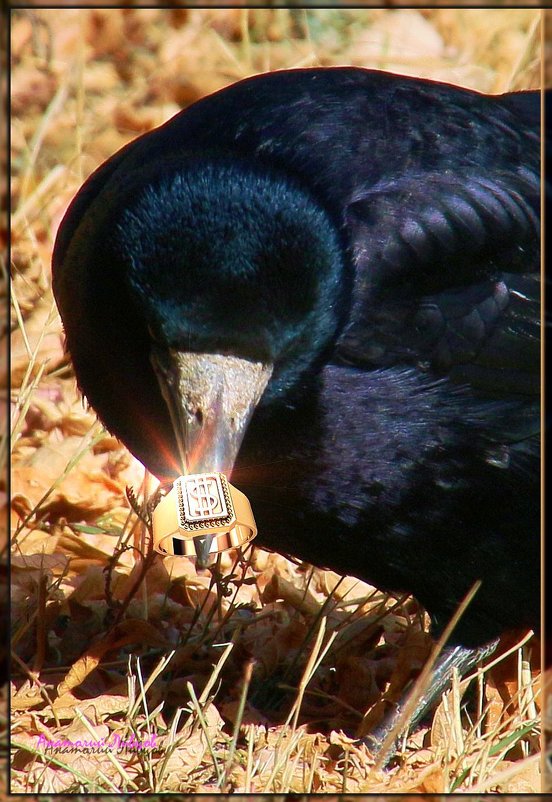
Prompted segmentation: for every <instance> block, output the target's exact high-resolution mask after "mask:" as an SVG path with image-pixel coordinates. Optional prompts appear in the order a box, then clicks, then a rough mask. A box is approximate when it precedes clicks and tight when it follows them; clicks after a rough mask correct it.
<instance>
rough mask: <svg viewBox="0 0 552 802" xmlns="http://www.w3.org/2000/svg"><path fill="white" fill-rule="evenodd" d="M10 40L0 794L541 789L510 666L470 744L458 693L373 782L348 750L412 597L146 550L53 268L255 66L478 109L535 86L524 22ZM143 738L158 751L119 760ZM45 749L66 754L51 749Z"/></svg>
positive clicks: (233, 28) (243, 24)
mask: <svg viewBox="0 0 552 802" xmlns="http://www.w3.org/2000/svg"><path fill="white" fill-rule="evenodd" d="M11 36H12V41H11V55H12V62H13V73H12V84H11V88H12V98H11V100H12V131H11V146H12V183H11V191H12V198H11V201H12V206H11V208H12V211H13V217H12V266H11V268H12V290H13V298H14V302H13V306H12V331H13V334H12V361H11V367H12V378H11V403H12V428H13V438H12V448H13V453H12V493H13V497H12V504H11V524H12V533H13V548H12V561H11V566H12V608H11V612H12V648H13V653H14V664H13V672H12V687H11V704H12V739H13V740H12V746H13V756H12V775H11V776H12V791H14V792H19V793H20V792H26V793H34V794H45V793H65V792H67V793H69V792H72V793H88V794H90V793H95V792H102V793H110V792H118V793H120V792H127V793H133V794H134V793H137V792H142V791H149V792H169V791H170V792H174V793H180V794H182V793H187V794H192V793H197V792H202V793H210V792H213V793H217V792H220V791H221V790H226V791H235V792H238V793H240V792H242V793H265V792H276V793H289V792H295V793H310V792H311V791H312V792H319V793H329V794H334V795H341V794H343V793H388V792H395V793H405V794H410V793H416V792H417V793H420V792H422V793H445V792H448V791H450V790H461V791H466V790H471V789H478V790H479V789H480V790H481V791H482V792H483V791H487V790H491V791H493V790H500V791H501V792H508V791H510V792H514V791H516V792H522V791H526V790H533V791H534V790H536V789H537V788H538V776H537V771H538V766H537V764H536V763H535V762H534V761H533V762H531V760H532V758H531V757H529V758H527V757H526V755H527V754H530V753H531V751H533V752H534V751H536V750H537V749H538V746H537V744H536V735H535V733H536V731H537V730H536V727H537V725H538V720H537V714H538V700H536V701H535V700H534V699H533V691H534V689H535V687H536V680H535V677H531V670H530V668H529V669H528V667H527V666H525V667H521V668H520V670H519V672H518V664H517V662H516V661H517V660H518V657H517V656H516V657H514V658H511V659H510V662H505V663H504V664H502V663H501V664H499V665H497V666H495V668H494V669H493V674H492V679H491V681H489V682H488V683H487V685H486V690H485V696H484V697H483V698H482V700H481V704H480V708H481V709H486V711H487V712H486V717H485V721H484V722H483V723H482V724H481V726H479V725H478V724H477V722H472V724H470V722H469V720H468V719H467V718H466V717H465V716H464V715H463V714H461V712H460V711H461V704H462V700H463V698H464V696H463V694H464V693H465V687H464V684H462V683H460V685H459V686H457V687H455V688H453V690H452V691H451V693H450V694H449V695H448V696H447V697H445V698H444V699H443V702H442V704H441V706H440V707H439V709H438V711H437V713H436V716H435V718H434V721H433V724H432V726H431V728H428V727H427V726H424V727H422V728H421V729H420V730H418V732H416V733H415V734H414V735H413V736H411V737H410V738H409V739H408V741H407V743H406V746H405V749H404V750H403V751H402V752H401V753H400V758H399V759H398V760H397V761H395V762H394V763H393V764H392V766H391V767H390V768H389V769H388V770H386V771H382V770H378V771H376V770H374V759H373V757H372V756H371V755H370V753H369V752H368V750H367V748H366V747H365V746H363V745H362V744H359V743H358V742H356V741H355V738H353V737H352V734H353V733H358V732H365V731H368V729H370V728H371V726H372V725H373V724H375V723H376V722H377V721H379V719H380V718H381V715H382V714H383V713H384V712H385V710H386V709H387V706H388V705H389V704H392V703H394V702H395V701H396V700H397V699H398V698H399V696H400V695H401V694H402V693H403V692H404V690H405V688H406V687H407V686H408V684H409V683H410V682H411V680H412V678H413V677H414V676H415V675H416V673H417V672H418V671H419V670H420V668H421V666H422V665H423V663H424V660H425V657H426V654H427V649H428V644H429V640H428V636H427V634H426V633H425V631H424V629H423V627H422V624H423V623H424V618H423V614H422V611H420V609H419V607H418V605H417V604H416V602H415V601H414V600H412V599H403V600H400V601H399V602H397V601H396V600H393V599H391V598H389V597H388V596H386V595H384V594H382V593H381V592H379V591H377V590H375V589H373V588H370V587H368V586H367V585H365V584H364V583H362V582H359V581H358V580H355V579H352V578H349V577H346V578H343V579H342V578H340V577H339V576H337V575H336V574H333V573H332V572H329V571H320V570H311V569H310V568H309V567H308V566H297V565H295V564H293V563H291V562H288V561H287V560H285V559H284V558H283V557H281V556H279V555H276V554H268V553H266V552H261V551H258V550H253V553H252V554H250V560H249V564H248V565H246V564H244V563H243V562H242V561H240V560H238V559H237V555H236V554H235V553H234V552H231V553H227V554H224V555H222V558H221V562H220V565H219V566H218V567H216V568H212V569H211V570H209V571H203V572H201V571H200V572H198V571H196V569H195V567H194V565H193V563H192V562H190V561H188V560H186V559H182V558H174V557H172V558H166V559H162V558H161V557H159V556H155V557H154V556H152V555H150V553H149V535H148V532H147V531H146V530H145V527H144V524H143V523H142V522H141V521H140V520H138V519H137V517H136V515H135V513H134V512H133V511H132V510H131V508H130V504H129V501H128V498H127V494H126V487H127V486H132V487H133V488H134V489H135V491H136V494H137V496H138V497H139V498H141V499H143V497H144V494H146V495H147V494H149V493H151V492H152V491H153V490H154V489H155V488H154V482H153V481H152V480H151V478H150V479H145V477H144V471H143V468H142V467H141V466H140V465H139V464H138V463H137V462H136V461H135V460H134V459H133V458H132V457H131V456H130V455H129V454H128V452H126V451H125V449H123V448H122V446H121V445H120V444H119V443H118V442H117V441H116V440H115V439H114V438H113V437H111V436H110V435H109V434H107V433H105V432H103V431H102V429H101V427H100V426H99V424H97V423H96V421H95V417H94V414H93V412H92V411H88V410H87V409H86V408H85V406H84V405H83V403H82V401H81V399H80V398H79V396H78V393H77V389H76V386H75V382H74V378H73V376H72V372H71V368H70V363H69V358H68V355H67V354H66V353H65V352H64V348H63V332H62V330H61V324H60V320H59V316H58V314H57V311H56V309H55V305H54V302H53V297H52V292H51V276H50V260H51V252H52V247H53V242H54V238H55V233H56V230H57V227H58V225H59V222H60V220H61V218H62V216H63V214H64V213H65V211H66V209H67V207H68V204H69V203H70V201H71V199H72V197H73V196H74V194H75V193H76V191H77V189H78V188H79V186H80V184H81V183H82V181H83V180H84V179H85V178H86V177H87V176H88V175H89V174H90V173H91V172H92V171H93V169H95V168H96V167H97V166H98V165H99V164H100V163H101V162H102V161H103V160H104V159H106V158H108V157H109V156H110V155H111V154H112V153H113V152H114V151H116V150H117V149H118V148H120V147H122V146H123V145H124V144H126V143H127V142H128V141H130V140H131V139H132V138H134V137H135V136H136V135H138V134H140V133H142V132H144V131H147V130H150V129H151V128H152V127H154V126H156V125H159V124H161V123H163V122H164V121H165V120H167V119H168V118H169V117H171V116H172V115H173V114H175V113H176V112H177V111H178V110H179V109H180V108H182V107H185V106H187V105H189V104H190V103H192V102H193V101H195V100H197V99H198V98H200V97H202V96H203V95H205V94H207V93H209V92H212V91H214V90H217V89H219V88H221V87H223V86H226V85H228V84H229V83H232V82H233V81H235V80H238V79H240V78H242V77H246V76H247V75H250V74H253V73H256V72H262V71H266V70H270V69H280V68H286V67H298V66H313V65H318V64H322V65H331V64H344V63H348V64H357V65H362V66H367V67H372V68H379V69H382V68H383V69H392V70H395V71H398V72H406V73H409V74H415V75H423V76H426V77H430V78H437V79H442V80H447V81H451V82H453V83H459V84H462V85H465V86H469V87H471V88H474V89H479V90H481V91H505V90H507V89H512V88H521V87H531V86H536V85H538V72H536V70H535V67H536V66H538V12H537V11H533V10H528V9H515V10H513V9H510V10H507V9H500V10H498V11H493V10H491V9H474V10H472V11H469V12H465V11H462V10H460V9H448V8H446V9H445V8H441V9H439V8H436V9H422V10H417V9H415V8H410V9H401V10H400V11H390V10H388V9H382V8H374V9H362V8H361V9H359V8H356V9H339V8H321V9H308V10H305V9H286V8H259V9H244V8H226V9H218V8H202V9H194V8H186V9H184V8H181V9H178V8H174V9H160V8H149V9H136V8H132V7H126V8H122V9H108V8H90V9H86V8H84V9H75V8H57V9H36V10H31V9H26V10H21V11H19V12H17V13H15V14H14V15H13V24H12V29H11ZM4 233H5V232H4ZM1 331H2V336H3V338H4V339H3V343H5V337H6V330H5V327H4V328H3V329H2V330H1ZM7 387H8V384H7V380H6V377H5V376H3V377H2V383H1V387H0V390H1V391H2V392H3V393H4V395H5V397H7V396H6V394H7V392H8V390H7ZM0 500H4V501H5V485H2V486H0ZM146 561H147V563H146ZM145 564H146V565H147V571H145V572H144V565H145ZM323 616H324V617H325V618H326V625H325V633H326V634H325V636H324V639H323V643H322V648H323V646H324V644H325V643H327V641H328V638H329V637H330V636H331V635H332V634H333V633H337V634H336V638H335V640H334V642H333V644H332V646H331V649H330V650H329V651H328V653H327V654H326V656H325V657H324V659H323V660H322V661H321V663H320V665H319V667H318V668H317V670H316V672H315V673H314V675H313V676H312V677H308V678H307V677H306V676H305V671H306V670H307V668H308V665H309V659H310V658H311V656H312V650H313V648H314V643H315V640H316V634H317V632H318V630H319V627H320V621H321V618H322V617H323ZM229 644H231V645H230V646H229ZM312 657H313V659H314V658H316V655H314V656H312ZM512 660H513V661H514V662H512ZM531 660H532V665H533V666H535V665H536V664H537V662H538V660H537V659H536V650H533V655H532V658H531ZM522 669H523V670H522ZM248 671H250V672H251V677H250V682H249V680H247V682H248V683H249V684H248V685H247V683H246V677H248V673H247V672H248ZM518 674H519V679H518ZM307 679H309V681H308V683H307V684H306V687H305V688H304V691H305V692H304V696H303V699H302V703H301V706H300V709H299V710H298V712H297V715H296V717H295V718H294V719H293V720H290V715H291V713H290V711H293V710H294V708H293V705H294V703H295V701H296V699H297V694H298V688H303V687H304V685H305V683H306V680H307ZM244 683H246V685H247V687H246V691H247V693H246V694H245V698H243V694H242V691H243V688H244ZM476 711H477V706H476ZM471 715H472V716H473V715H474V713H473V711H472V714H471ZM152 734H153V735H155V745H154V746H153V747H151V746H150V747H146V748H144V749H142V750H139V749H137V748H130V747H129V748H126V749H119V748H117V747H116V744H117V743H120V742H121V739H122V740H123V741H124V740H126V742H127V743H130V742H131V739H132V738H134V739H135V740H136V741H139V742H144V743H147V739H148V737H150V738H151V736H152ZM117 738H118V739H119V741H117ZM57 741H65V742H67V743H70V744H71V743H73V744H74V743H80V747H77V748H75V749H73V750H71V749H66V750H65V751H59V750H58V751H52V750H48V749H45V748H44V743H46V742H57ZM92 741H95V742H104V743H105V744H109V745H110V748H106V749H104V750H103V751H102V750H97V751H90V749H91V748H89V747H84V746H83V744H84V742H92ZM493 749H494V750H495V751H494V752H493ZM87 750H88V751H87Z"/></svg>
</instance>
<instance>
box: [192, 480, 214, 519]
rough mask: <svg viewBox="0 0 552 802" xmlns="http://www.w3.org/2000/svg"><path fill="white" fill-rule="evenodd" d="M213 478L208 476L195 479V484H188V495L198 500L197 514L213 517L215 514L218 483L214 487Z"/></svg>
mask: <svg viewBox="0 0 552 802" xmlns="http://www.w3.org/2000/svg"><path fill="white" fill-rule="evenodd" d="M213 484H214V483H213V480H212V479H210V478H206V477H203V476H201V477H198V478H197V479H194V481H193V484H192V483H191V482H190V483H189V485H188V496H191V498H193V500H194V501H195V502H196V509H195V514H196V515H201V516H202V517H205V518H206V517H211V516H213V515H214V514H215V511H216V507H217V503H218V493H217V488H216V485H215V487H214V488H213ZM190 485H191V486H190Z"/></svg>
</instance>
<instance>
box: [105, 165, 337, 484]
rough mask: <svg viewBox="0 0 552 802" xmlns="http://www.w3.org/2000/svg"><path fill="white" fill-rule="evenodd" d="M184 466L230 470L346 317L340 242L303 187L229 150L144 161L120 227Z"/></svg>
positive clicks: (122, 251)
mask: <svg viewBox="0 0 552 802" xmlns="http://www.w3.org/2000/svg"><path fill="white" fill-rule="evenodd" d="M115 236H116V248H117V251H118V253H119V258H120V259H121V260H122V261H123V262H124V265H125V271H124V272H125V280H126V283H127V288H128V291H129V294H130V297H131V299H132V303H133V304H134V305H135V306H136V308H137V309H138V311H139V313H140V315H141V316H142V317H143V318H144V319H145V322H146V325H147V328H148V331H149V334H150V338H151V342H150V360H151V363H152V365H153V368H154V371H155V373H156V376H157V379H158V382H159V386H160V389H161V393H162V395H163V398H164V399H165V402H166V404H167V407H168V409H169V412H170V415H171V420H172V425H173V429H174V432H175V436H176V440H177V443H178V447H179V453H180V461H181V463H182V470H183V472H185V473H199V472H202V471H221V472H224V473H229V472H230V471H231V469H232V466H233V464H234V461H235V459H236V456H237V453H238V450H239V447H240V444H241V442H242V439H243V436H244V433H245V431H246V428H247V426H248V423H249V421H250V419H251V416H252V414H253V412H254V410H255V408H256V407H257V405H258V404H259V403H261V404H270V403H275V402H278V401H284V402H285V399H286V397H287V396H288V395H289V394H290V393H292V392H293V389H294V388H295V387H297V385H298V384H299V383H300V382H301V381H302V379H303V378H304V377H305V376H306V375H307V374H309V372H312V371H313V369H314V368H315V366H316V365H317V364H319V363H320V361H321V359H322V358H323V356H324V354H325V353H326V352H327V350H328V348H329V347H331V344H332V343H333V341H334V339H335V337H336V335H337V332H338V330H339V327H340V325H341V322H342V309H343V303H342V299H343V294H344V292H345V282H344V264H343V258H344V257H343V252H344V248H343V244H342V242H341V239H340V234H339V232H338V230H337V227H336V225H335V224H334V222H332V220H331V219H330V216H329V214H328V213H327V211H325V210H324V208H322V206H321V205H320V204H319V203H318V202H317V201H316V200H315V199H314V197H313V196H312V195H311V193H310V192H309V191H308V190H306V189H304V188H303V187H302V186H300V185H299V184H298V183H297V182H296V181H294V180H291V179H289V178H288V177H287V176H285V175H283V174H280V173H279V172H277V171H276V170H272V169H270V168H266V167H264V166H252V165H251V164H250V163H249V161H245V160H241V159H239V158H235V157H232V158H231V159H230V158H226V157H216V158H210V159H198V158H194V160H193V161H192V160H190V161H189V162H188V163H183V162H182V160H176V161H174V162H173V163H172V164H171V163H168V162H167V161H166V160H164V161H163V167H162V169H155V165H153V166H152V165H150V166H149V167H148V169H147V171H146V172H145V173H144V174H143V175H142V177H141V183H140V186H139V188H138V190H137V189H136V188H133V190H132V192H131V193H130V197H129V199H128V200H127V202H126V203H125V205H124V208H123V210H122V212H121V214H120V217H119V219H118V221H117V224H116V235H115Z"/></svg>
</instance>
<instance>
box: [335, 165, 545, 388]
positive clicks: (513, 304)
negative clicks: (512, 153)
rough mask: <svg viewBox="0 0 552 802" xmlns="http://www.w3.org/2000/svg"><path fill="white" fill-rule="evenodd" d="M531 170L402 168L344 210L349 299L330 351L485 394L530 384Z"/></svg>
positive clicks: (534, 384) (533, 369)
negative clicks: (407, 367)
mask: <svg viewBox="0 0 552 802" xmlns="http://www.w3.org/2000/svg"><path fill="white" fill-rule="evenodd" d="M539 204H540V192H539V175H538V173H537V169H536V166H535V168H534V169H529V168H528V167H526V166H517V167H514V168H513V169H512V170H511V171H510V172H509V171H507V170H502V171H500V172H498V173H492V172H490V173H489V174H485V172H482V173H481V174H479V175H475V174H471V175H466V176H462V175H459V174H453V175H450V174H447V172H446V171H444V172H443V173H439V174H429V175H428V174H425V175H424V174H420V175H407V176H403V177H402V178H400V179H398V180H396V181H391V182H389V183H388V184H387V185H383V186H377V185H376V186H373V187H371V188H370V189H369V190H367V191H366V192H362V191H360V192H357V196H356V197H354V198H353V199H352V202H351V203H350V205H349V207H348V210H347V222H346V224H347V227H348V230H349V231H350V236H351V242H352V257H353V262H354V266H355V278H354V288H353V298H354V302H353V306H352V309H351V315H350V318H349V322H348V325H347V326H346V328H345V330H344V332H343V333H342V335H341V337H340V339H339V341H338V343H337V346H336V351H335V359H336V360H337V361H338V362H340V361H341V362H347V363H349V364H354V365H357V366H362V367H364V368H370V367H373V368H376V367H383V366H389V365H394V364H401V363H402V364H411V365H416V366H418V367H420V368H422V369H424V370H429V371H432V372H434V373H436V374H437V375H446V376H448V377H450V378H451V379H453V380H454V381H458V382H459V383H467V384H470V385H471V386H472V387H474V388H476V389H478V390H481V391H482V392H484V393H489V394H491V395H492V396H507V395H509V394H520V393H521V394H529V395H531V394H534V393H537V392H538V389H539V379H540V376H539V372H540V362H539V357H538V354H539V321H540V300H539V280H538V278H539V277H538V269H539V262H540V259H539V214H538V208H539Z"/></svg>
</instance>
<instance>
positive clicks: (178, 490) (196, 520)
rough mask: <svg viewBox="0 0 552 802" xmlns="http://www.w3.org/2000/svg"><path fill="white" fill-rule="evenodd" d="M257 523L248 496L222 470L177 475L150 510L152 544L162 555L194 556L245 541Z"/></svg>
mask: <svg viewBox="0 0 552 802" xmlns="http://www.w3.org/2000/svg"><path fill="white" fill-rule="evenodd" d="M256 534H257V525H256V523H255V518H254V517H253V512H252V510H251V505H250V503H249V499H248V498H247V496H245V495H244V494H243V493H241V492H240V491H239V490H238V489H237V488H236V487H234V486H233V485H231V484H230V482H229V481H228V479H227V478H226V476H225V475H224V474H223V473H193V474H189V475H188V476H180V477H179V478H178V479H177V480H176V481H175V482H174V484H173V486H172V489H171V490H170V491H169V493H167V495H166V496H165V497H164V498H163V499H161V501H160V502H159V504H158V505H157V507H156V508H155V509H154V511H153V547H154V549H155V550H156V551H158V552H160V553H161V554H165V555H176V556H184V557H198V559H199V560H200V561H201V562H202V563H204V562H205V560H206V559H207V557H208V555H209V554H217V553H218V552H220V551H226V550H227V549H235V548H239V547H241V546H244V545H246V544H247V543H249V541H250V540H253V538H254V537H255V536H256Z"/></svg>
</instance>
